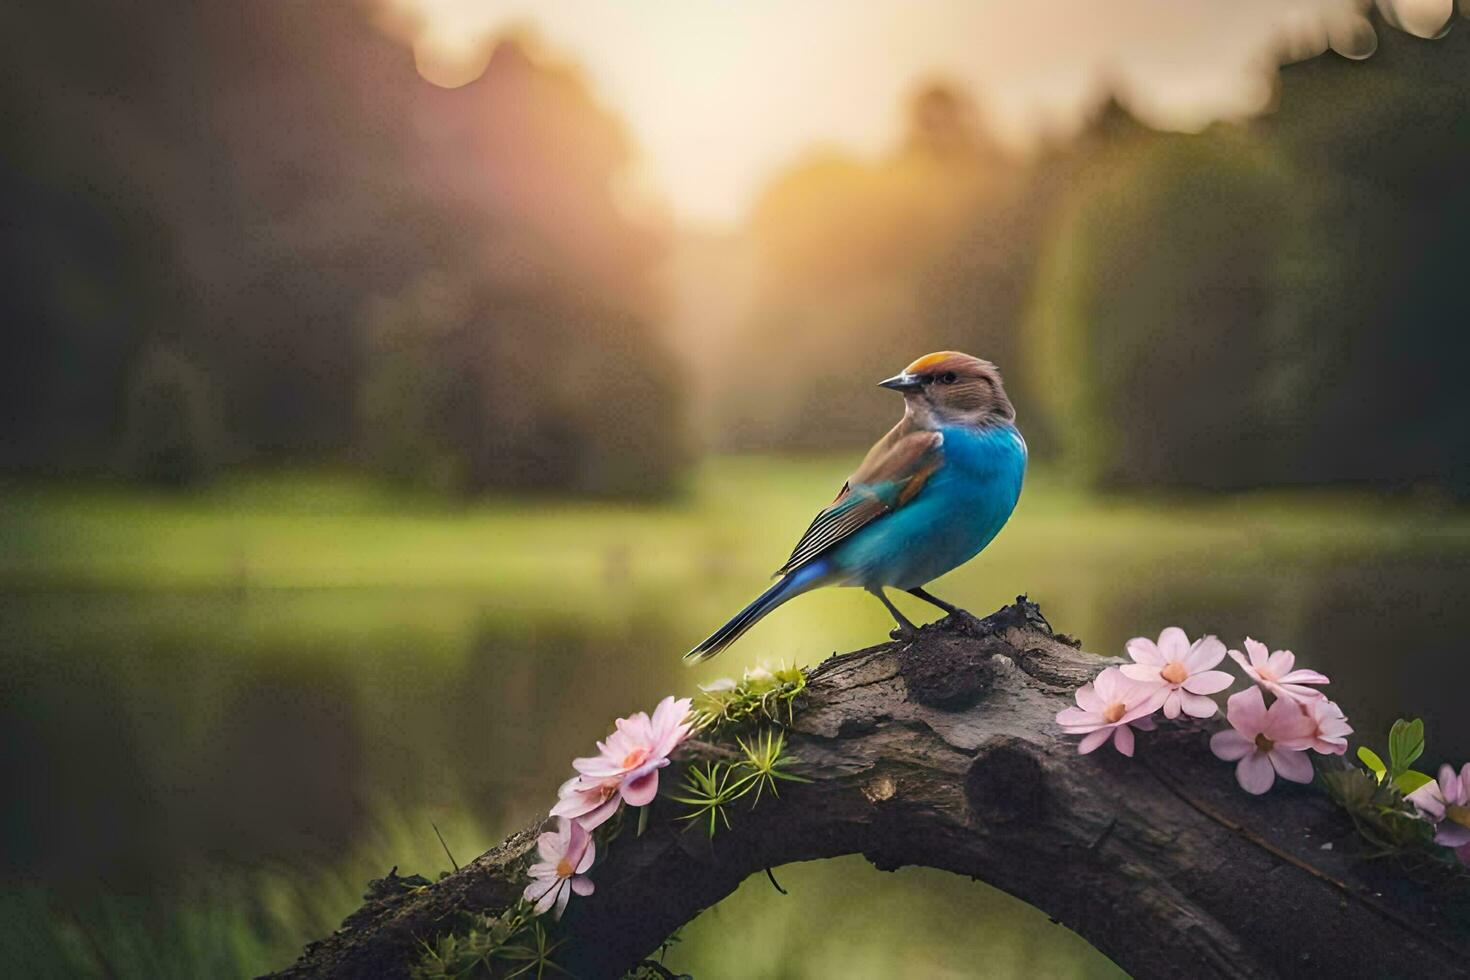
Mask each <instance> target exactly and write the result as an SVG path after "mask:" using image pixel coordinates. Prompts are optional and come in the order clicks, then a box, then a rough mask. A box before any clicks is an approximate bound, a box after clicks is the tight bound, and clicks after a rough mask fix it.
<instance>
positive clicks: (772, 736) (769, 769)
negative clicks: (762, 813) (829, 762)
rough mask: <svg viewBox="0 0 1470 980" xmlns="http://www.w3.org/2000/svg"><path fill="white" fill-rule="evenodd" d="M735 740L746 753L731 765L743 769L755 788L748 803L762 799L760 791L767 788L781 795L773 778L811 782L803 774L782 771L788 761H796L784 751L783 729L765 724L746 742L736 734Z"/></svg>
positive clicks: (789, 763) (784, 735) (788, 763)
mask: <svg viewBox="0 0 1470 980" xmlns="http://www.w3.org/2000/svg"><path fill="white" fill-rule="evenodd" d="M735 742H736V744H738V745H739V746H740V751H742V752H744V753H745V758H743V759H741V760H740V761H739V762H737V763H735V766H734V768H735V769H737V770H742V771H743V772H745V773H746V776H745V778H746V779H748V780H750V781H751V782H752V783H753V785H754V788H755V799H754V800H753V801H751V804H750V805H751V806H755V805H756V804H757V803H759V802H760V801H761V793H762V792H764V791H765V790H766V789H770V791H771V795H772V796H780V795H781V794H780V793H778V792H777V791H776V780H778V779H785V780H789V781H790V782H795V783H809V782H811V780H809V779H806V778H805V777H803V776H798V775H796V774H795V773H790V772H786V771H785V770H786V768H787V767H788V766H790V765H791V763H793V762H795V761H796V760H795V759H793V758H792V757H791V756H789V755H787V754H786V733H785V732H781V731H776V730H775V729H771V728H767V729H765V730H764V731H761V732H757V733H756V735H755V737H754V738H752V739H751V740H750V742H749V743H747V742H746V741H745V739H743V738H738V737H737V738H736V739H735ZM746 792H748V790H746ZM742 795H743V794H742Z"/></svg>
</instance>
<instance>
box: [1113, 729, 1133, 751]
mask: <svg viewBox="0 0 1470 980" xmlns="http://www.w3.org/2000/svg"><path fill="white" fill-rule="evenodd" d="M1113 733H1114V734H1113V748H1115V749H1117V750H1118V751H1119V752H1121V753H1123V754H1124V755H1126V756H1128V757H1129V758H1132V757H1133V729H1131V728H1129V727H1128V726H1127V725H1119V726H1118V727H1117V728H1115V729H1113Z"/></svg>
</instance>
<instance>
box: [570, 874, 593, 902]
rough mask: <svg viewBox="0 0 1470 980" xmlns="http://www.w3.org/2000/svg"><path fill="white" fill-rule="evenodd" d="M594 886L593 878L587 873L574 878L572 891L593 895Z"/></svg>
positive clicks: (583, 894)
mask: <svg viewBox="0 0 1470 980" xmlns="http://www.w3.org/2000/svg"><path fill="white" fill-rule="evenodd" d="M593 888H594V886H593V884H592V879H591V878H589V877H587V876H586V875H577V876H576V877H575V878H573V879H572V891H574V892H576V893H577V894H578V895H582V896H584V897H585V896H587V895H591V894H592V892H593Z"/></svg>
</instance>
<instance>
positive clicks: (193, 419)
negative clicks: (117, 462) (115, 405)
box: [122, 345, 219, 487]
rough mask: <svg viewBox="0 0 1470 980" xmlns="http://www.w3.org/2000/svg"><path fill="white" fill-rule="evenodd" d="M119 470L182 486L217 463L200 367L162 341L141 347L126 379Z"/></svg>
mask: <svg viewBox="0 0 1470 980" xmlns="http://www.w3.org/2000/svg"><path fill="white" fill-rule="evenodd" d="M122 445H123V471H124V472H125V473H128V474H130V475H133V476H136V477H137V478H139V479H141V480H144V481H146V482H148V483H157V484H162V485H165V486H174V487H183V486H189V485H192V484H196V483H199V482H200V481H202V480H203V479H205V478H206V477H207V476H208V475H209V473H210V471H211V470H212V469H213V468H214V466H216V465H217V464H218V462H219V451H218V434H217V431H216V427H215V419H214V417H213V412H212V410H211V406H210V404H209V386H208V383H207V381H206V379H205V377H204V375H203V373H202V372H201V371H200V370H199V368H198V367H197V366H196V365H195V364H194V363H193V362H192V361H190V360H189V359H188V358H187V357H186V356H185V355H184V354H182V353H181V352H180V351H178V350H175V349H173V348H171V347H168V346H164V345H156V346H151V347H148V348H145V350H144V352H143V354H142V355H141V356H140V357H139V358H138V360H137V363H136V365H135V366H134V368H133V371H132V372H131V376H130V377H129V379H128V386H127V406H126V409H125V414H124V438H123V444H122Z"/></svg>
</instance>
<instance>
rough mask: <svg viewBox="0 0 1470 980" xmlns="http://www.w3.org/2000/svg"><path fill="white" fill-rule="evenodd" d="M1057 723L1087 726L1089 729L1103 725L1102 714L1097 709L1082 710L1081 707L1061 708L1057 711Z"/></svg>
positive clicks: (1068, 725)
mask: <svg viewBox="0 0 1470 980" xmlns="http://www.w3.org/2000/svg"><path fill="white" fill-rule="evenodd" d="M1057 724H1058V725H1062V726H1064V727H1068V728H1087V729H1088V730H1089V731H1091V730H1092V729H1093V728H1096V727H1097V726H1098V725H1104V724H1106V722H1104V721H1103V717H1102V714H1101V713H1100V712H1098V711H1083V710H1082V709H1081V708H1063V709H1062V710H1061V711H1058V712H1057Z"/></svg>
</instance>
